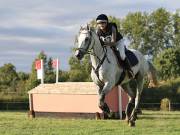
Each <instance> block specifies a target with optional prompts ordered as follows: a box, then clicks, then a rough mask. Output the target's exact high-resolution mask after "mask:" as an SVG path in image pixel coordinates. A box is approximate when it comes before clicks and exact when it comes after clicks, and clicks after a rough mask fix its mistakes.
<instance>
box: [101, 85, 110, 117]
mask: <svg viewBox="0 0 180 135" xmlns="http://www.w3.org/2000/svg"><path fill="white" fill-rule="evenodd" d="M112 87H113V86H112V83H111V82H106V83H105V84H104V87H103V88H102V90H101V91H99V108H101V109H102V111H103V113H105V114H107V115H109V114H110V109H109V107H108V105H107V104H106V103H105V96H106V95H107V93H108V92H109V91H110V90H111V89H112Z"/></svg>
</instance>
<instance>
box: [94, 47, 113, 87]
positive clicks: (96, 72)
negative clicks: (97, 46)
mask: <svg viewBox="0 0 180 135" xmlns="http://www.w3.org/2000/svg"><path fill="white" fill-rule="evenodd" d="M105 50H106V52H105V54H104V57H103V58H102V60H100V58H98V57H97V56H96V57H97V58H98V59H99V61H100V63H99V64H98V66H97V67H96V68H94V67H93V66H92V69H93V70H94V72H95V74H96V76H97V78H98V80H99V82H100V83H102V84H103V82H102V81H101V80H100V79H99V68H100V67H101V65H102V64H103V63H104V60H105V59H106V58H107V60H108V62H109V63H110V61H109V59H108V57H107V55H106V53H107V49H105Z"/></svg>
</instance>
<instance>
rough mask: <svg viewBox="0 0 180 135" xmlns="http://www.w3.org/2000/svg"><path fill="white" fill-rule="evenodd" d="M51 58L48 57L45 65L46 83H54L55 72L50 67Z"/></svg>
mask: <svg viewBox="0 0 180 135" xmlns="http://www.w3.org/2000/svg"><path fill="white" fill-rule="evenodd" d="M52 61H53V60H52V58H51V57H50V58H49V59H48V61H47V64H46V66H45V82H46V83H55V78H56V77H55V72H54V68H53V67H52Z"/></svg>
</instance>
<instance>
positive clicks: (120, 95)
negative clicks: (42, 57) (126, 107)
mask: <svg viewBox="0 0 180 135" xmlns="http://www.w3.org/2000/svg"><path fill="white" fill-rule="evenodd" d="M118 100H119V118H120V119H122V93H121V86H118Z"/></svg>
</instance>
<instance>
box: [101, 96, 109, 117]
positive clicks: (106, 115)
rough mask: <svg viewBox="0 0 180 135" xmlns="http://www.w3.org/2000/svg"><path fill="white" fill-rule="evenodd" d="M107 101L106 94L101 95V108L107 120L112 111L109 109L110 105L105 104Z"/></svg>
mask: <svg viewBox="0 0 180 135" xmlns="http://www.w3.org/2000/svg"><path fill="white" fill-rule="evenodd" d="M104 100H105V94H104V93H101V94H100V102H99V108H100V109H101V110H102V111H103V113H104V115H105V116H104V117H105V118H107V117H108V116H109V114H110V109H109V107H108V105H107V104H106V103H105V102H104Z"/></svg>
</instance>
